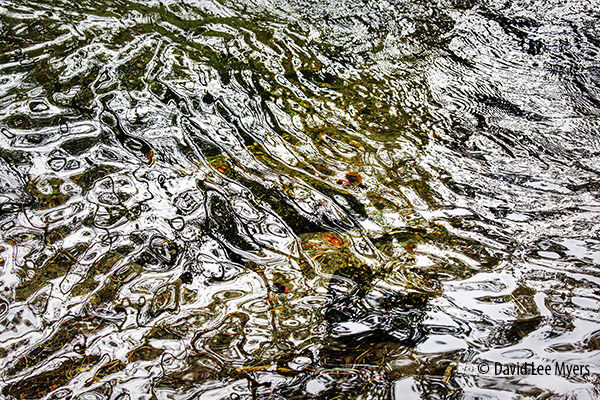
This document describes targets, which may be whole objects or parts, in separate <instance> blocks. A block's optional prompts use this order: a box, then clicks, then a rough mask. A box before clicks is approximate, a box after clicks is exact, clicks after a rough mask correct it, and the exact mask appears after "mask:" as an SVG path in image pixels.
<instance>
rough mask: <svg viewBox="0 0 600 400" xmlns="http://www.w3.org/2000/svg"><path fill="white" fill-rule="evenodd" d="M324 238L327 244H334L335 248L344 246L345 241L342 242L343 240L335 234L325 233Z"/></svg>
mask: <svg viewBox="0 0 600 400" xmlns="http://www.w3.org/2000/svg"><path fill="white" fill-rule="evenodd" d="M323 238H325V240H326V241H327V242H329V243H330V244H332V245H334V246H341V245H343V244H344V241H343V240H342V238H340V237H339V236H338V235H336V234H335V233H324V234H323Z"/></svg>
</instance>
